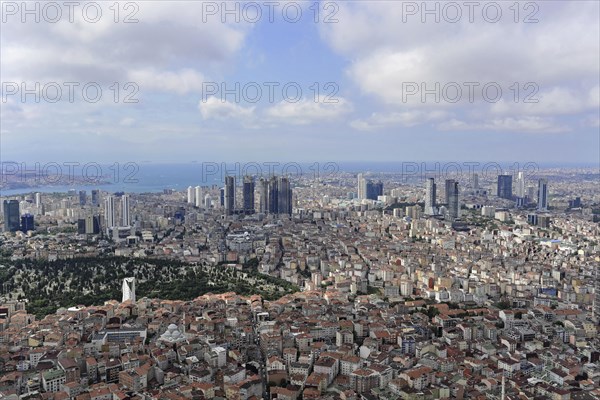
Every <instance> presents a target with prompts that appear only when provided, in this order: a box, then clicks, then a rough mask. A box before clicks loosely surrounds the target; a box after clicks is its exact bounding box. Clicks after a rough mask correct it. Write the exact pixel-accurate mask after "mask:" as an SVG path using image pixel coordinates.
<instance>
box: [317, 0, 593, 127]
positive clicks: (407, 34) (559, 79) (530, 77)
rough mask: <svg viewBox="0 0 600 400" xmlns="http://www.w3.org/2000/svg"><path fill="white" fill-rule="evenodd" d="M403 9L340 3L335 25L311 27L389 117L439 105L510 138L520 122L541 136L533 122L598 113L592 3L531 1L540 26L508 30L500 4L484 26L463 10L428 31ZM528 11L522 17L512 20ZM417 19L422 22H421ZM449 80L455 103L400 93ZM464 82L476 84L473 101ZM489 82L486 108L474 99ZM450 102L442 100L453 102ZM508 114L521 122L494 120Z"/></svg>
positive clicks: (509, 17) (478, 14)
mask: <svg viewBox="0 0 600 400" xmlns="http://www.w3.org/2000/svg"><path fill="white" fill-rule="evenodd" d="M406 4H407V2H393V1H381V2H344V3H339V6H340V11H339V13H338V15H337V18H338V19H339V22H338V23H335V24H321V25H319V27H320V29H321V35H322V37H323V39H324V40H325V41H326V42H327V43H328V44H329V45H330V46H331V47H332V48H333V49H334V50H335V51H337V52H338V53H339V54H340V55H342V56H343V57H345V58H346V59H349V60H352V61H350V63H349V64H348V65H347V68H346V73H347V76H348V77H349V78H350V79H351V80H352V81H353V82H354V83H355V84H356V86H357V87H358V89H359V90H360V91H361V92H362V93H363V94H366V95H367V96H368V97H371V98H373V99H375V100H376V101H377V102H378V103H379V104H380V105H383V106H385V107H386V109H387V110H392V111H391V112H392V114H393V113H394V112H397V113H400V115H401V113H402V112H403V110H404V109H405V108H406V107H407V106H409V107H411V108H412V109H415V108H422V109H431V108H434V109H437V108H439V107H443V108H444V109H447V110H450V111H452V112H454V113H456V114H477V116H478V118H479V122H478V125H479V126H489V127H491V128H494V129H496V128H499V127H500V126H504V128H502V129H505V130H509V129H513V127H514V129H517V127H516V126H521V124H522V126H523V128H527V127H529V128H528V129H531V130H543V129H546V127H544V128H543V129H542V127H541V126H538V125H537V123H540V122H539V121H540V120H537V119H535V118H533V117H536V116H544V115H554V116H560V115H571V114H577V113H582V112H586V111H589V110H590V109H593V108H594V107H598V82H599V78H598V70H599V69H600V63H599V60H598V56H597V55H598V53H599V52H600V42H599V41H598V37H599V36H600V31H599V24H598V19H597V15H598V12H599V11H598V9H599V3H598V2H588V1H573V2H541V3H540V2H538V3H536V4H537V5H538V6H539V11H538V13H537V14H536V16H535V17H537V18H538V19H539V22H538V23H530V24H525V23H522V22H518V23H515V22H514V21H513V18H514V13H513V11H512V9H511V8H509V6H512V3H508V2H507V3H496V4H501V7H502V12H503V16H502V18H501V21H500V22H498V23H495V24H494V23H489V22H486V21H485V19H484V18H483V17H482V15H483V14H482V9H481V6H480V7H479V8H478V9H476V11H475V14H474V15H475V22H474V23H470V22H468V12H467V10H466V9H464V7H462V8H463V10H462V11H463V14H462V18H461V19H460V21H459V22H457V23H449V22H446V21H445V20H444V18H443V17H442V19H441V21H440V22H439V23H436V22H434V21H433V18H434V17H433V16H431V15H429V16H425V15H424V14H423V13H422V12H420V11H421V10H419V11H418V12H417V14H416V15H414V16H411V15H408V14H406ZM412 4H414V5H416V6H417V7H418V8H421V7H423V6H424V5H427V7H429V8H433V7H434V6H438V7H440V5H441V7H443V3H442V2H434V3H432V4H429V3H421V2H419V3H412ZM458 4H462V3H458ZM529 11H531V10H530V9H528V10H523V9H521V13H520V15H519V21H522V20H523V18H525V16H526V15H527V14H528V13H529ZM442 16H443V14H442ZM423 17H425V18H427V21H428V22H425V23H423V22H422V18H423ZM403 18H405V19H403ZM557 27H560V29H558V28H557ZM453 82H456V83H457V84H458V85H459V86H461V87H462V88H463V91H462V97H461V98H460V100H459V101H458V102H456V103H453V102H451V101H447V99H446V98H444V96H443V94H444V93H443V92H442V93H441V96H440V97H441V101H440V102H436V101H435V100H434V96H433V95H428V96H426V97H425V98H424V99H423V98H422V96H421V95H420V94H422V93H423V92H422V90H419V92H418V93H417V94H416V95H413V96H406V94H405V93H403V89H406V88H407V85H411V84H413V83H416V84H417V85H418V86H421V85H422V84H424V85H425V87H426V88H427V89H433V88H434V87H435V84H436V83H438V84H439V85H440V87H441V88H443V87H444V85H446V84H449V83H453ZM466 82H476V83H478V84H479V87H476V88H475V90H474V97H473V99H472V100H471V99H470V98H469V91H468V90H469V89H468V87H467V86H465V85H464V84H465V83H466ZM527 82H533V83H535V84H537V86H538V87H539V93H538V97H539V98H540V102H539V103H537V104H527V103H523V97H524V96H525V95H526V94H527V93H529V91H526V90H523V89H522V88H523V85H524V84H526V83H527ZM487 83H497V84H498V85H499V86H500V87H501V89H502V91H503V93H502V100H501V101H500V102H498V103H492V102H490V101H486V99H485V98H484V97H483V96H482V87H483V85H484V84H487ZM515 83H518V85H519V86H521V93H520V96H521V98H520V101H519V102H518V103H514V101H513V95H514V93H513V91H512V90H511V88H512V87H514V86H513V85H514V84H515ZM590 88H591V89H590ZM438 93H439V91H438ZM453 94H454V92H449V95H450V96H449V98H450V99H451V100H453V97H452V96H451V95H453ZM515 115H516V116H519V118H513V119H512V120H511V119H508V118H500V119H496V117H497V116H515ZM472 117H473V115H472ZM525 117H532V118H525ZM399 119H400V121H399V122H400V123H401V122H402V118H400V117H399ZM491 121H496V122H495V123H494V122H491ZM535 121H538V122H537V123H536V122H535ZM373 124H375V125H377V124H376V123H375V122H370V121H366V122H365V121H355V122H354V126H355V127H356V128H358V129H365V128H366V129H369V128H370V127H371V126H372V125H373ZM515 125H516V126H515ZM553 129H554V130H556V129H558V128H553Z"/></svg>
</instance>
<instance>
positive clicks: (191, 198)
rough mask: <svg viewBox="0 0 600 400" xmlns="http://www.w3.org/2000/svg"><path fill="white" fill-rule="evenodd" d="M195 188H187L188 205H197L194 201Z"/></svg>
mask: <svg viewBox="0 0 600 400" xmlns="http://www.w3.org/2000/svg"><path fill="white" fill-rule="evenodd" d="M194 195H195V192H194V188H193V187H191V186H188V188H187V203H188V204H196V202H195V201H194Z"/></svg>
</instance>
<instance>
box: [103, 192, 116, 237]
mask: <svg viewBox="0 0 600 400" xmlns="http://www.w3.org/2000/svg"><path fill="white" fill-rule="evenodd" d="M104 218H105V219H106V229H107V233H108V229H109V228H114V227H115V225H116V224H115V222H116V221H115V219H116V218H115V198H114V197H112V196H107V197H106V199H105V200H104Z"/></svg>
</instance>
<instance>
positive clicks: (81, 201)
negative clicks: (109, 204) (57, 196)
mask: <svg viewBox="0 0 600 400" xmlns="http://www.w3.org/2000/svg"><path fill="white" fill-rule="evenodd" d="M86 202H87V193H86V192H85V190H80V191H79V205H80V206H85V203H86Z"/></svg>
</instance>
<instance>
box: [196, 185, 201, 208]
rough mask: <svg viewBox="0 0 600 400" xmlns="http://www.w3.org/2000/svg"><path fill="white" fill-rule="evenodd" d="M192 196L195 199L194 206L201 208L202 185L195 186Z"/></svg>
mask: <svg viewBox="0 0 600 400" xmlns="http://www.w3.org/2000/svg"><path fill="white" fill-rule="evenodd" d="M194 198H195V200H196V207H198V208H202V200H203V199H202V187H201V186H196V187H195V188H194Z"/></svg>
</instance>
